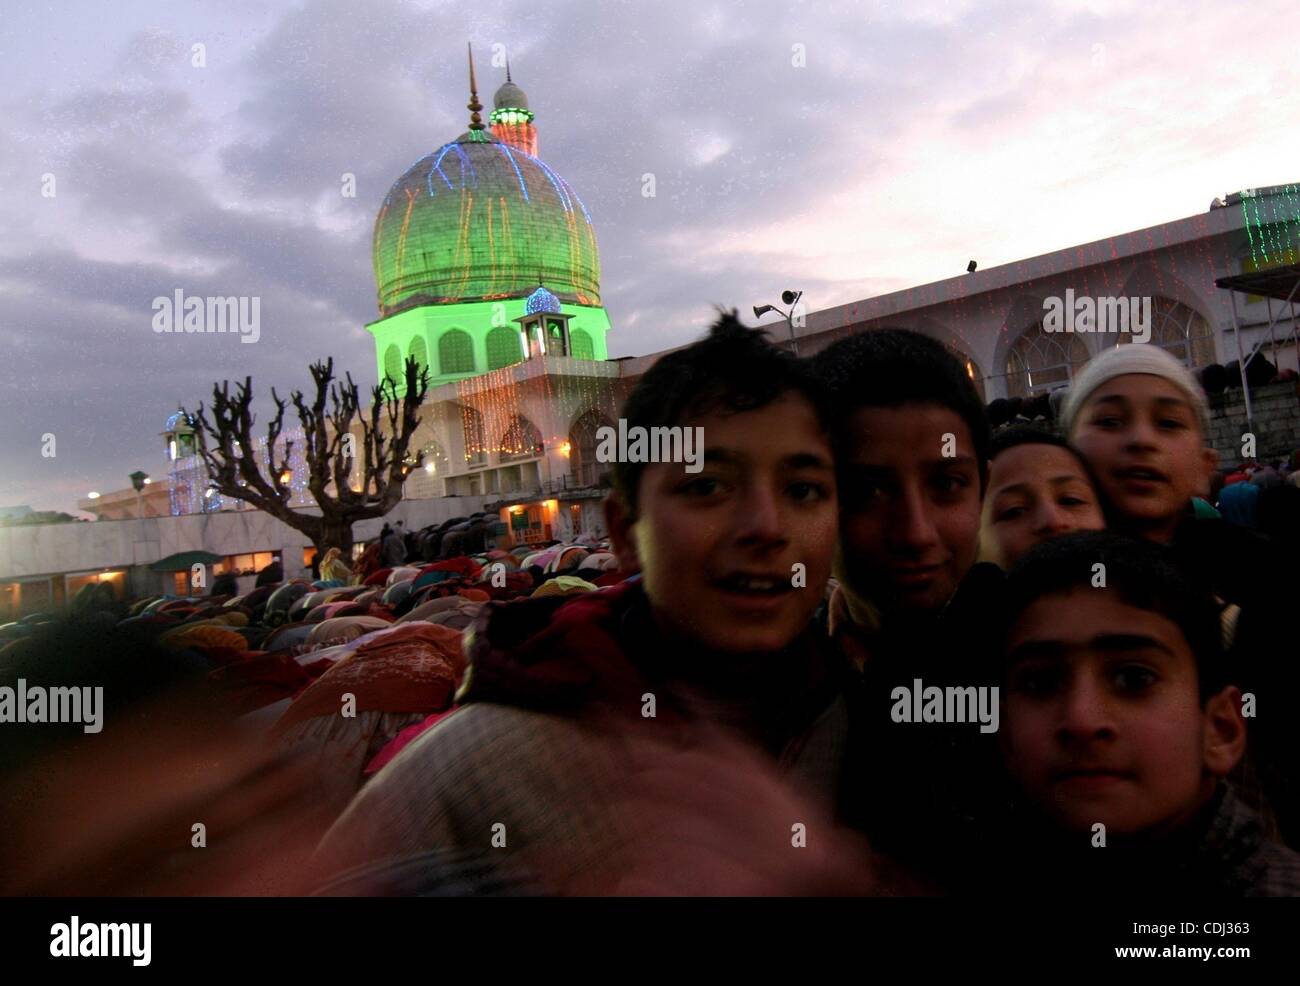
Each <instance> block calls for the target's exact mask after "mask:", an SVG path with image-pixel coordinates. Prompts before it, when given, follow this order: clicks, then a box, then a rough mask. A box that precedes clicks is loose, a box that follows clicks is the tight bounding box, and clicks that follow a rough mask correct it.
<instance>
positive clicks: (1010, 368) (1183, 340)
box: [1004, 298, 1215, 397]
mask: <svg viewBox="0 0 1300 986" xmlns="http://www.w3.org/2000/svg"><path fill="white" fill-rule="evenodd" d="M1150 328H1151V337H1150V339H1149V340H1147V342H1146V345H1150V346H1159V347H1160V348H1161V349H1163V350H1165V351H1167V352H1168V353H1170V354H1171V355H1173V356H1174V357H1176V358H1177V359H1178V360H1179V361H1180V362H1181V363H1183V364H1184V365H1186V366H1205V365H1207V364H1209V363H1213V362H1214V360H1215V351H1214V333H1213V330H1212V329H1211V328H1210V324H1209V322H1208V321H1206V319H1205V318H1204V316H1202V315H1201V314H1200V313H1199V312H1197V311H1196V310H1195V309H1193V308H1192V307H1190V306H1189V305H1186V304H1184V303H1182V302H1180V301H1174V300H1173V299H1171V298H1153V299H1152V300H1151V327H1150ZM1084 339H1085V337H1084V336H1081V335H1076V334H1074V333H1069V332H1048V331H1047V329H1046V328H1045V327H1044V324H1043V322H1042V321H1041V320H1040V321H1038V322H1036V323H1034V324H1033V325H1031V326H1030V327H1029V328H1028V329H1026V330H1025V331H1024V332H1022V333H1021V334H1020V336H1019V337H1018V338H1017V339H1016V341H1015V342H1014V343H1012V345H1011V348H1010V349H1009V351H1008V352H1007V357H1006V364H1005V371H1004V372H1005V377H1006V389H1007V396H1008V397H1028V396H1031V395H1033V394H1038V393H1042V392H1044V391H1052V390H1058V389H1060V388H1061V387H1066V386H1068V385H1069V383H1070V381H1071V380H1073V379H1074V377H1075V376H1076V375H1077V374H1078V372H1079V371H1080V370H1081V369H1082V368H1083V366H1084V365H1085V364H1086V363H1087V362H1088V360H1089V359H1091V358H1092V355H1093V354H1092V353H1091V352H1090V351H1089V348H1088V345H1087V343H1086V342H1085V341H1084ZM1101 339H1102V340H1104V344H1106V345H1109V344H1110V343H1111V342H1113V343H1114V344H1115V345H1120V346H1124V345H1130V344H1131V343H1132V342H1133V341H1134V340H1133V335H1132V333H1130V332H1127V331H1125V332H1119V333H1116V334H1115V335H1114V336H1110V335H1105V336H1102V337H1101Z"/></svg>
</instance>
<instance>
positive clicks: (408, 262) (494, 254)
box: [367, 69, 610, 386]
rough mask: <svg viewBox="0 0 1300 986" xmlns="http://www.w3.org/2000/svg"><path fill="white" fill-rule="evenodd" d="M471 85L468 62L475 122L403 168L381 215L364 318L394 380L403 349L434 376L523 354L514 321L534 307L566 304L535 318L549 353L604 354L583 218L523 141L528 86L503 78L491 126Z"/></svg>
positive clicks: (603, 317)
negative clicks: (549, 318) (372, 300)
mask: <svg viewBox="0 0 1300 986" xmlns="http://www.w3.org/2000/svg"><path fill="white" fill-rule="evenodd" d="M473 89H474V86H473V75H472V69H471V93H472V95H471V102H470V109H471V110H472V111H473V115H472V116H471V122H470V129H469V130H468V131H467V132H466V133H464V134H462V135H461V136H460V137H458V138H457V139H456V140H454V141H451V142H450V143H447V144H444V145H442V146H441V147H439V148H438V149H437V150H435V151H433V152H432V153H431V154H428V155H426V156H425V157H423V158H421V159H420V160H419V161H417V162H416V163H415V165H413V166H412V167H411V168H410V169H409V170H408V171H407V172H406V173H405V174H404V175H402V176H401V177H400V178H399V179H398V180H397V181H396V183H394V185H393V187H392V188H391V189H390V190H389V192H388V195H387V196H386V197H385V199H384V203H383V206H382V207H381V208H380V210H379V215H378V217H377V218H376V220H375V231H374V242H373V256H374V267H375V283H376V286H377V288H378V303H379V311H380V315H381V317H380V318H379V320H378V321H375V322H372V323H370V324H369V325H368V326H367V328H368V329H369V331H370V333H371V334H372V335H373V336H374V339H375V359H376V363H377V367H378V373H377V376H378V377H380V378H383V377H384V376H394V377H395V378H400V373H401V366H402V363H403V361H404V360H405V358H406V357H407V356H410V355H413V356H415V357H416V359H417V360H418V361H419V362H420V363H421V365H425V366H428V367H429V371H430V385H431V386H437V385H439V384H444V383H449V382H452V381H455V380H460V379H464V378H466V377H471V376H475V375H478V374H481V373H486V372H488V371H490V370H494V369H499V368H500V367H502V366H508V365H510V364H511V363H517V362H520V361H521V360H523V359H525V358H526V353H527V352H528V351H529V347H528V344H527V335H526V333H527V331H528V326H526V325H521V323H520V321H518V320H519V319H522V318H525V316H527V315H532V314H535V313H537V312H539V311H540V312H543V313H545V312H554V313H555V314H557V315H560V316H565V317H564V318H561V319H559V320H558V323H556V324H552V323H549V322H548V323H547V324H546V325H545V326H543V327H542V329H541V330H539V332H544V331H545V330H546V328H547V327H549V328H550V329H551V330H552V331H554V330H555V329H556V326H557V325H558V327H559V331H558V332H555V336H554V345H547V344H546V343H545V341H543V343H542V346H543V347H544V349H543V351H545V352H546V353H547V354H548V355H568V356H570V357H573V358H576V359H590V360H605V359H607V358H608V349H607V346H606V340H605V334H606V333H607V332H609V329H610V325H609V316H608V315H607V314H606V313H605V309H604V308H602V307H601V303H600V256H599V253H598V250H597V247H596V234H595V230H594V228H593V226H592V223H591V216H590V215H588V213H587V209H586V207H585V206H584V205H583V203H582V200H581V199H580V198H579V197H578V195H577V193H576V192H574V190H573V189H572V187H571V186H570V185H569V184H568V182H566V181H565V180H564V179H563V178H561V177H560V176H559V175H557V174H556V173H555V172H554V171H553V170H552V169H551V168H550V167H548V166H547V165H546V164H545V162H543V161H542V160H541V159H540V158H538V157H537V156H536V155H535V154H534V153H530V149H531V150H534V151H535V149H536V146H537V136H536V130H535V129H534V127H533V123H532V120H533V114H532V112H531V111H530V110H529V109H528V104H527V97H526V96H525V95H524V93H523V91H522V90H521V89H520V88H519V87H518V86H517V85H515V84H514V83H513V82H511V81H507V82H506V83H505V85H503V86H502V87H501V89H500V90H499V91H498V92H497V96H496V108H495V110H494V111H493V113H492V129H491V130H490V131H489V130H487V129H485V128H484V126H483V124H482V123H481V122H479V114H478V110H479V109H481V108H482V107H481V106H479V105H478V97H477V93H475V92H474V91H473ZM530 298H531V299H532V300H531V302H530V301H529V299H530ZM561 339H562V340H563V347H562V348H558V347H559V341H560V340H561ZM534 352H536V350H535V349H534Z"/></svg>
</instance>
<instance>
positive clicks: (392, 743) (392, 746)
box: [362, 705, 460, 777]
mask: <svg viewBox="0 0 1300 986" xmlns="http://www.w3.org/2000/svg"><path fill="white" fill-rule="evenodd" d="M459 708H460V706H459V705H453V706H452V707H451V708H450V709H445V710H443V711H442V712H435V713H434V714H433V715H431V716H429V717H428V718H427V719H425V720H424V721H423V722H417V723H416V724H415V725H414V726H407V727H406V728H405V729H403V730H402V731H401V732H400V733H398V734H397V735H396V736H394V737H393V738H392V739H391V740H389V741H388V742H387V743H386V744H385V745H384V748H383V749H382V750H380V751H379V752H378V753H376V754H375V757H374V759H373V760H371V761H370V763H368V764H366V769H365V770H363V771H362V773H363V774H364V775H365V776H367V777H369V776H370V775H371V774H377V773H379V771H380V769H381V768H382V767H383V766H384V764H386V763H388V761H390V760H392V759H393V757H395V756H397V755H398V754H399V753H401V752H402V748H403V747H404V746H406V745H407V744H409V743H410V742H411V741H412V740H413V739H415V738H416V737H417V736H419V735H420V734H421V733H426V732H428V731H429V730H430V729H432V728H433V727H434V726H436V725H437V724H438V723H440V722H442V720H444V719H446V718H447V717H448V716H449V715H451V714H452V713H453V712H455V711H456V710H457V709H459Z"/></svg>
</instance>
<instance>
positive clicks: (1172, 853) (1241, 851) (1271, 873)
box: [999, 533, 1300, 900]
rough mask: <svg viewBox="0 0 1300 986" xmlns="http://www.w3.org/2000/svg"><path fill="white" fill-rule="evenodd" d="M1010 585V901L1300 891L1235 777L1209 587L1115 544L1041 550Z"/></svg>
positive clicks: (1094, 539) (1238, 749) (1231, 721)
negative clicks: (1014, 897)
mask: <svg viewBox="0 0 1300 986" xmlns="http://www.w3.org/2000/svg"><path fill="white" fill-rule="evenodd" d="M1007 589H1008V591H1007V596H1008V602H1007V612H1006V616H1007V625H1008V630H1007V633H1006V641H1005V663H1006V670H1005V678H1004V684H1005V692H1004V708H1003V716H1002V730H1001V737H1002V742H1003V746H1004V749H1005V754H1006V762H1007V766H1008V769H1009V772H1010V774H1011V775H1012V777H1013V778H1014V781H1015V783H1016V787H1017V789H1018V792H1019V796H1020V797H1019V801H1020V808H1021V809H1022V810H1021V811H1020V812H1019V813H1018V816H1017V822H1016V824H1014V825H1013V826H1011V827H1010V830H1009V838H1008V840H1007V850H1006V851H1007V853H1008V854H1009V855H1010V861H1011V862H1012V867H1011V870H1010V874H1011V878H1012V880H1013V883H1014V884H1015V885H1016V886H1015V890H1016V891H1017V892H1024V891H1029V892H1043V893H1048V894H1052V895H1060V894H1067V893H1068V894H1069V895H1070V896H1071V897H1075V896H1077V895H1079V894H1081V893H1082V894H1084V895H1085V896H1094V895H1095V896H1104V897H1105V898H1106V899H1110V900H1113V899H1117V898H1122V897H1123V896H1124V895H1125V894H1126V893H1140V892H1143V891H1145V892H1146V893H1152V892H1157V893H1160V894H1162V895H1169V894H1174V895H1177V894H1196V895H1207V894H1208V895H1218V896H1295V895H1296V894H1297V893H1300V855H1297V854H1296V853H1294V852H1292V851H1291V850H1289V849H1285V848H1284V847H1282V846H1280V845H1277V844H1275V843H1272V842H1269V841H1268V840H1267V839H1265V838H1264V836H1263V833H1262V830H1261V826H1260V820H1259V817H1258V816H1257V815H1256V813H1255V812H1254V811H1252V810H1251V809H1250V808H1249V807H1247V806H1246V805H1245V804H1244V803H1243V802H1242V801H1241V800H1240V799H1239V798H1238V797H1237V796H1236V794H1235V793H1234V792H1233V790H1232V789H1231V787H1230V786H1229V785H1228V784H1227V783H1225V778H1226V777H1227V775H1228V774H1229V772H1230V771H1231V770H1232V769H1233V767H1234V766H1235V765H1236V764H1237V762H1238V761H1239V760H1240V759H1241V757H1242V754H1243V753H1244V751H1245V747H1246V729H1245V723H1244V720H1243V718H1242V714H1241V700H1242V696H1241V692H1240V691H1239V689H1238V688H1236V687H1235V686H1234V685H1232V684H1230V676H1229V673H1228V669H1227V666H1226V662H1225V660H1224V656H1223V651H1222V643H1221V635H1220V628H1219V621H1218V619H1217V617H1216V612H1215V607H1214V605H1213V601H1212V599H1211V598H1210V594H1209V592H1208V591H1207V590H1206V589H1204V588H1202V587H1201V586H1200V585H1199V584H1197V583H1196V582H1195V581H1194V580H1193V579H1192V578H1190V577H1188V576H1187V575H1186V574H1185V573H1184V572H1183V571H1182V570H1181V569H1180V568H1179V567H1178V566H1177V565H1176V564H1175V563H1174V562H1173V560H1172V558H1171V556H1170V555H1169V554H1168V552H1165V551H1163V550H1162V549H1160V548H1159V547H1158V546H1156V545H1153V544H1151V543H1149V542H1145V541H1137V540H1130V539H1126V538H1123V537H1121V536H1118V535H1114V534H1107V533H1087V534H1072V535H1067V536H1066V537H1064V538H1060V539H1057V540H1054V541H1051V542H1048V543H1046V544H1043V545H1040V546H1039V547H1038V548H1035V549H1034V550H1033V551H1031V552H1030V553H1029V554H1028V555H1027V556H1026V557H1025V558H1024V559H1023V560H1022V562H1021V563H1020V564H1019V565H1018V566H1017V567H1016V568H1015V569H1013V571H1012V573H1011V575H1010V577H1009V579H1008V586H1007ZM1005 861H1006V860H999V870H1000V875H1001V878H1004V879H1005V878H1006V877H1007V875H1008V872H1007V869H1006V867H1005V866H1004V865H1002V864H1003V863H1005Z"/></svg>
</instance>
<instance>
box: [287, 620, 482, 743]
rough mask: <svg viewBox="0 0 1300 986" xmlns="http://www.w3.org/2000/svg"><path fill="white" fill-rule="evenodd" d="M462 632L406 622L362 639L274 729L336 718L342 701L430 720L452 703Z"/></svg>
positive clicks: (461, 666)
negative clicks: (347, 698)
mask: <svg viewBox="0 0 1300 986" xmlns="http://www.w3.org/2000/svg"><path fill="white" fill-rule="evenodd" d="M464 667H465V659H464V656H463V655H462V653H461V633H460V631H459V630H452V629H449V628H448V627H442V626H435V625H433V624H430V623H406V624H402V625H401V626H394V627H391V628H390V629H387V630H379V631H377V632H375V633H373V634H369V635H367V636H366V637H364V638H360V640H359V646H357V647H356V648H355V649H354V650H353V651H352V652H351V653H350V654H348V655H347V656H345V657H344V658H343V659H342V660H340V661H339V662H338V663H337V664H335V665H334V667H332V668H330V669H329V671H327V672H326V673H325V674H324V675H322V676H321V677H320V678H319V679H318V680H317V681H315V682H314V683H313V684H312V685H311V687H309V688H308V689H307V690H306V691H305V692H303V693H302V695H300V696H299V697H298V699H297V701H295V702H294V703H293V705H291V706H290V707H289V708H288V709H287V710H286V711H285V713H284V715H283V716H282V717H281V719H280V721H279V723H278V724H277V726H276V729H277V730H283V729H285V728H286V727H288V726H291V725H293V724H294V723H298V722H302V721H304V720H307V719H312V718H315V717H316V716H334V717H337V716H338V715H339V713H340V711H341V710H342V708H343V696H344V695H345V694H348V693H350V694H352V695H353V696H355V698H356V711H357V713H358V714H359V713H361V712H366V711H379V712H402V713H420V714H421V715H428V714H429V713H431V712H436V711H438V710H439V709H445V708H447V706H449V705H450V704H451V699H452V695H453V693H454V692H455V689H456V682H457V681H458V680H459V678H460V675H461V673H462V672H463V671H464Z"/></svg>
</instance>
